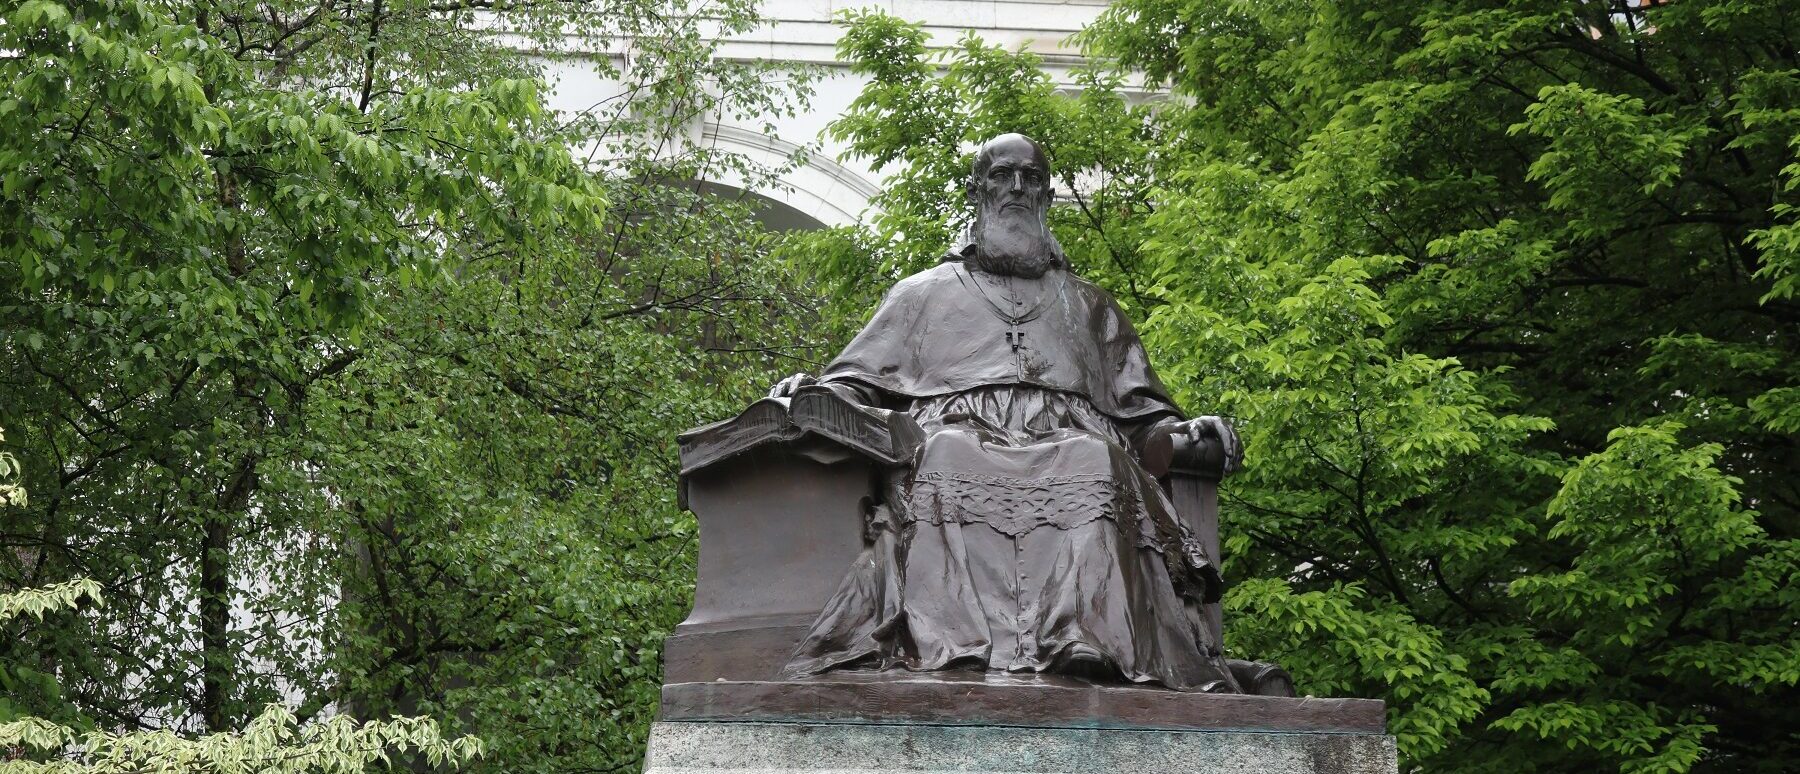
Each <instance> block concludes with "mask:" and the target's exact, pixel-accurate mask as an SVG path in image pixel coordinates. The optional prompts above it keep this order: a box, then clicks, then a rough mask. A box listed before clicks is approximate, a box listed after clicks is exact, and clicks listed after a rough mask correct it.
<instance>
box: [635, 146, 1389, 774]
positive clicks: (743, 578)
mask: <svg viewBox="0 0 1800 774" xmlns="http://www.w3.org/2000/svg"><path fill="white" fill-rule="evenodd" d="M1048 180H1049V166H1048V159H1047V158H1046V155H1045V153H1044V151H1043V149H1042V148H1041V147H1040V146H1038V145H1037V144H1036V143H1035V142H1032V141H1031V140H1029V139H1027V138H1024V137H1022V136H1019V135H1003V136H1001V137H999V138H996V139H995V140H993V141H991V142H989V143H988V144H986V145H984V146H983V147H982V149H981V152H980V153H979V154H978V156H977V161H976V166H975V173H974V175H973V176H972V177H971V179H970V183H969V196H970V199H971V201H972V202H973V203H974V204H975V205H976V212H977V214H976V220H975V224H974V226H973V227H972V228H971V229H970V232H969V235H968V237H967V238H966V239H965V240H964V242H965V243H964V244H962V245H959V246H958V247H957V249H954V250H952V251H951V252H950V254H949V255H947V256H946V258H945V260H944V262H943V263H941V264H940V265H939V266H938V267H936V268H933V269H930V270H927V271H925V272H921V273H919V274H917V275H914V276H913V277H909V278H907V279H906V280H903V281H902V282H901V283H900V284H899V285H897V286H895V288H894V289H893V290H892V291H890V292H889V293H888V295H887V298H886V299H884V300H883V302H882V305H881V306H880V307H879V308H878V309H877V310H876V312H875V314H874V317H873V318H872V319H871V320H870V322H869V324H868V326H867V327H866V328H865V329H864V330H863V332H862V333H861V334H859V335H858V336H857V337H856V339H854V340H853V341H852V342H851V343H850V345H849V346H848V347H847V348H846V349H845V351H844V352H843V353H842V354H840V355H839V356H838V357H837V358H836V359H835V360H833V361H832V363H831V364H829V365H828V366H827V367H826V369H825V371H824V372H823V373H821V374H820V375H819V377H817V378H814V377H812V376H807V375H801V374H797V375H795V376H794V377H790V378H789V379H786V380H783V381H782V382H781V383H780V384H778V385H776V387H775V388H774V389H773V390H771V394H770V396H769V397H768V398H766V399H763V400H760V401H757V402H756V403H754V404H752V405H751V406H750V407H749V408H748V409H746V410H745V411H744V412H743V413H741V414H739V415H738V416H736V417H733V418H730V419H727V420H724V421H721V422H718V423H714V424H711V425H707V426H705V427H700V428H696V429H694V430H692V431H689V432H688V433H685V434H683V436H682V437H681V455H682V479H681V498H682V501H683V503H684V504H685V505H686V507H687V508H688V509H690V510H691V511H693V513H694V514H695V516H696V517H697V519H698V521H699V525H700V566H699V577H698V580H697V583H696V587H695V601H694V610H693V613H692V614H691V615H690V616H689V617H688V619H687V620H686V621H684V622H682V624H681V625H680V626H679V627H678V628H677V629H676V631H675V633H674V634H673V635H672V636H670V637H669V639H668V641H667V644H666V649H665V685H664V687H663V696H662V706H661V713H660V718H659V720H658V722H657V723H656V724H655V725H654V726H653V728H652V731H651V740H650V749H649V753H648V758H647V762H646V770H647V771H650V772H655V773H657V774H672V773H673V772H677V771H680V772H690V771H691V772H700V771H726V770H734V771H768V772H777V771H781V772H786V771H792V772H803V771H847V770H852V771H869V772H883V771H894V772H900V771H939V770H944V771H1045V772H1048V771H1067V772H1077V771H1080V772H1088V771H1093V772H1100V771H1184V772H1215V771H1217V772H1225V771H1234V772H1238V771H1242V772H1249V771H1271V772H1295V773H1296V774H1298V773H1300V772H1320V773H1323V772H1358V773H1359V774H1361V773H1365V772H1366V773H1368V774H1375V773H1377V772H1380V773H1381V774H1391V772H1394V771H1395V770H1396V763H1395V757H1394V747H1393V742H1392V739H1391V738H1390V737H1388V736H1387V735H1386V734H1385V718H1384V708H1383V705H1382V703H1381V702H1379V701H1373V700H1364V699H1316V698H1294V697H1293V686H1292V683H1291V682H1290V681H1289V679H1288V676H1287V674H1286V673H1285V672H1283V671H1282V670H1281V669H1280V668H1279V667H1276V666H1274V665H1272V664H1266V663H1261V662H1255V661H1245V660H1235V659H1229V658H1226V656H1225V654H1224V652H1223V650H1222V642H1223V637H1222V633H1223V630H1222V626H1223V621H1222V619H1221V615H1220V611H1219V606H1218V599H1219V594H1220V592H1221V590H1222V587H1223V581H1222V579H1221V577H1220V575H1219V572H1218V570H1217V557H1218V550H1219V542H1218V519H1217V513H1218V512H1217V501H1216V497H1217V487H1218V485H1219V482H1220V480H1221V479H1222V478H1223V477H1224V476H1225V475H1228V474H1229V473H1231V472H1232V471H1233V470H1235V469H1236V467H1237V465H1238V464H1239V462H1240V459H1241V447H1240V446H1239V444H1238V440H1237V436H1236V433H1235V431H1234V430H1233V428H1232V427H1231V425H1230V423H1229V422H1226V421H1225V420H1222V419H1220V418H1217V417H1200V418H1196V419H1188V418H1185V416H1184V415H1183V414H1182V413H1181V411H1180V410H1179V409H1178V408H1177V407H1176V406H1175V405H1174V403H1173V402H1172V401H1170V399H1169V397H1168V394H1167V392H1166V390H1164V388H1163V386H1162V384H1161V382H1160V381H1158V380H1157V378H1156V375H1155V373H1154V372H1153V370H1152V369H1151V367H1150V364H1149V362H1148V358H1147V356H1146V354H1145V352H1144V349H1143V346H1142V344H1141V343H1140V342H1139V341H1138V338H1137V335H1136V333H1135V332H1134V331H1133V330H1132V328H1131V324H1130V322H1129V321H1128V320H1127V319H1126V318H1125V316H1124V314H1123V312H1122V311H1121V310H1120V309H1119V307H1118V306H1117V305H1116V304H1115V303H1114V302H1113V300H1112V299H1111V297H1110V296H1108V295H1106V294H1105V292H1104V291H1102V290H1100V289H1099V288H1098V287H1096V286H1094V285H1092V284H1091V283H1088V282H1086V281H1085V280H1082V279H1081V278H1079V277H1077V276H1075V275H1074V274H1073V273H1072V272H1070V271H1069V270H1068V267H1067V265H1066V262H1065V261H1064V260H1063V257H1062V252H1061V248H1060V246H1058V245H1057V244H1056V242H1055V239H1054V237H1053V236H1050V234H1049V230H1048V229H1047V228H1046V227H1045V226H1044V214H1045V212H1046V211H1047V208H1048V206H1049V202H1050V199H1051V194H1052V191H1051V189H1050V187H1049V183H1048Z"/></svg>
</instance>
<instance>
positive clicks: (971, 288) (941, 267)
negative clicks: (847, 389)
mask: <svg viewBox="0 0 1800 774" xmlns="http://www.w3.org/2000/svg"><path fill="white" fill-rule="evenodd" d="M1011 281H1012V282H1014V283H1015V284H1017V285H1018V286H1019V287H1020V288H1021V289H1022V290H1023V291H1024V293H1023V295H1026V296H1031V295H1033V292H1032V291H1033V288H1032V286H1033V285H1035V286H1036V288H1035V290H1036V294H1037V295H1038V296H1039V297H1040V298H1043V297H1044V296H1045V295H1047V296H1048V297H1047V298H1043V300H1042V302H1041V304H1040V306H1039V308H1038V310H1037V314H1036V315H1035V316H1033V317H1032V318H1031V319H1029V320H1026V321H1023V322H1019V323H1018V324H1017V326H1016V327H1017V330H1018V332H1019V333H1021V334H1023V335H1022V339H1023V342H1022V346H1020V347H1019V348H1017V349H1015V348H1014V346H1013V340H1012V339H1009V336H1008V333H1009V331H1010V329H1011V327H1012V326H1009V324H1008V322H1007V321H1006V319H1004V318H1003V317H1002V316H1001V315H1000V314H998V313H996V311H995V309H994V308H993V301H995V300H999V301H1000V302H1001V303H1005V301H1004V297H1003V296H999V295H990V296H984V295H983V294H982V288H981V287H980V286H978V285H977V282H978V281H977V280H976V279H975V278H974V277H973V276H971V275H970V273H969V271H968V269H966V268H964V267H963V265H962V264H961V263H960V262H955V261H946V262H944V263H941V264H938V265H937V266H936V267H934V268H932V269H929V270H926V271H923V272H920V273H918V274H915V275H913V276H911V277H908V278H906V279H904V280H901V281H900V283H899V284H897V285H895V286H894V288H893V289H892V290H890V291H888V294H887V297H886V298H884V299H882V302H881V305H880V306H879V307H877V308H876V310H875V315H874V316H873V317H872V318H870V320H869V324H868V325H867V326H865V327H864V328H863V330H862V332H861V333H860V334H858V335H857V336H856V338H855V339H852V340H851V342H850V345H849V346H847V347H845V348H844V351H843V353H842V354H840V355H838V357H837V359H835V360H833V361H832V362H831V363H830V365H828V366H826V368H825V371H824V372H823V373H822V374H821V375H820V381H823V382H833V381H849V382H857V383H861V384H864V385H868V386H871V387H875V388H877V389H879V390H880V391H882V392H885V393H888V394H891V395H897V396H904V397H907V398H926V397H932V396H938V395H948V394H951V393H957V392H962V391H964V390H968V389H971V388H974V387H981V386H988V385H1003V384H1025V385H1031V386H1036V387H1043V388H1047V389H1052V390H1059V391H1062V392H1069V393H1074V394H1077V395H1081V396H1083V397H1085V398H1087V399H1088V400H1089V401H1090V402H1092V403H1093V404H1094V406H1095V407H1096V408H1098V409H1099V410H1100V411H1101V412H1103V413H1105V414H1106V415H1108V416H1111V417H1112V418H1114V419H1117V420H1121V421H1125V422H1131V423H1137V422H1145V421H1150V420H1154V419H1157V418H1159V417H1160V416H1164V415H1166V416H1170V417H1173V418H1179V417H1180V416H1181V410H1180V409H1179V408H1177V407H1176V406H1175V403H1174V401H1172V400H1170V399H1169V394H1168V390H1166V389H1164V388H1163V385H1162V382H1161V381H1160V380H1158V379H1157V378H1156V374H1155V372H1154V371H1152V370H1151V368H1150V359H1149V356H1148V355H1147V354H1146V353H1145V351H1144V345H1143V342H1142V341H1140V340H1139V339H1138V335H1137V331H1136V330H1135V329H1133V328H1132V326H1131V322H1130V320H1128V319H1127V318H1126V317H1125V313H1124V312H1123V310H1121V309H1119V306H1118V304H1117V303H1116V302H1114V301H1113V299H1112V297H1111V296H1109V295H1107V293H1106V291H1104V290H1101V289H1100V288H1099V287H1098V286H1096V285H1094V284H1093V283H1091V282H1088V281H1087V280H1084V279H1081V278H1080V277H1076V276H1074V275H1073V274H1071V273H1069V272H1066V271H1063V270H1053V271H1051V272H1050V273H1048V274H1046V275H1044V276H1043V277H1041V278H1038V279H1035V280H1026V279H1020V278H1013V279H1012V280H1011ZM992 292H993V291H991V290H990V291H989V293H990V294H991V293H992ZM1027 303H1029V302H1027ZM1003 311H1004V312H1006V313H1007V314H1009V315H1012V316H1015V317H1017V316H1022V315H1024V314H1027V313H1029V312H1030V311H1031V310H1030V309H1027V308H1017V309H1004V310H1003Z"/></svg>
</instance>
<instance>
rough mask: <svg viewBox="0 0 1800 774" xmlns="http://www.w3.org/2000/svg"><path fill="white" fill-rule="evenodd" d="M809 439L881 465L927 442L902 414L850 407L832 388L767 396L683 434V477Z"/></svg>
mask: <svg viewBox="0 0 1800 774" xmlns="http://www.w3.org/2000/svg"><path fill="white" fill-rule="evenodd" d="M808 436H813V437H817V438H823V439H826V440H829V441H833V442H836V443H838V444H842V445H843V446H846V447H849V448H850V449H851V450H853V451H856V452H858V453H860V454H862V455H863V456H866V457H868V458H870V459H871V460H873V461H875V462H877V463H880V464H883V465H904V464H907V463H910V462H911V461H912V459H913V455H914V454H915V453H916V452H917V451H918V449H919V447H920V446H921V445H923V444H924V442H925V433H924V432H923V431H921V430H920V429H919V425H918V423H916V422H914V421H913V419H912V417H910V416H907V415H906V414H905V413H903V412H899V411H888V410H887V409H878V408H870V407H868V406H863V405H860V404H857V403H852V402H850V401H847V400H844V399H843V398H840V397H838V396H837V394H836V393H833V392H831V391H829V390H812V391H807V390H803V391H801V393H800V394H799V395H796V396H794V397H793V398H764V399H762V400H759V401H757V402H755V403H752V404H750V407H749V408H746V409H744V411H743V413H741V414H738V415H737V416H735V417H732V418H730V419H727V420H724V421H721V422H714V423H712V424H710V425H702V426H700V427H696V428H694V429H692V430H689V431H687V432H685V433H682V434H681V435H680V436H679V437H677V438H676V441H677V442H678V443H679V444H680V445H681V474H682V475H684V476H685V475H688V474H689V473H692V472H694V471H696V470H699V469H701V468H704V467H707V466H709V465H712V464H714V463H717V462H721V461H723V460H726V459H729V458H731V457H735V456H737V455H739V454H742V453H744V452H746V451H749V450H751V449H754V448H756V447H759V446H762V445H764V444H770V443H783V442H788V441H799V440H801V439H803V438H806V437H808Z"/></svg>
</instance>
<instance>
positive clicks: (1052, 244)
mask: <svg viewBox="0 0 1800 774" xmlns="http://www.w3.org/2000/svg"><path fill="white" fill-rule="evenodd" d="M971 236H972V237H973V241H974V243H975V250H974V254H973V255H970V256H969V257H968V258H967V259H966V260H967V261H968V263H969V265H970V267H971V268H975V269H979V270H981V271H986V272H991V273H994V274H1006V275H1011V276H1015V277H1032V278H1035V277H1042V276H1044V272H1047V271H1049V270H1051V269H1054V268H1059V267H1061V266H1062V265H1063V264H1064V260H1063V251H1062V245H1061V244H1059V243H1058V242H1057V241H1056V235H1055V234H1052V233H1050V226H1049V224H1047V223H1045V222H1044V213H1043V211H1042V210H1040V209H1038V208H1036V207H1031V206H1026V207H1023V208H1020V207H1013V208H1002V207H993V206H991V205H986V204H984V205H982V206H981V208H980V209H978V210H977V211H976V213H975V227H974V228H973V229H972V233H971Z"/></svg>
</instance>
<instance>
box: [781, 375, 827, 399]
mask: <svg viewBox="0 0 1800 774" xmlns="http://www.w3.org/2000/svg"><path fill="white" fill-rule="evenodd" d="M818 382H819V380H817V379H814V378H812V375H811V374H794V375H793V376H790V377H788V378H786V379H783V380H781V381H779V382H776V383H775V386H774V387H770V388H769V397H771V398H792V397H794V393H796V392H799V391H800V388H801V387H805V386H807V385H809V384H817V383H818Z"/></svg>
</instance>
